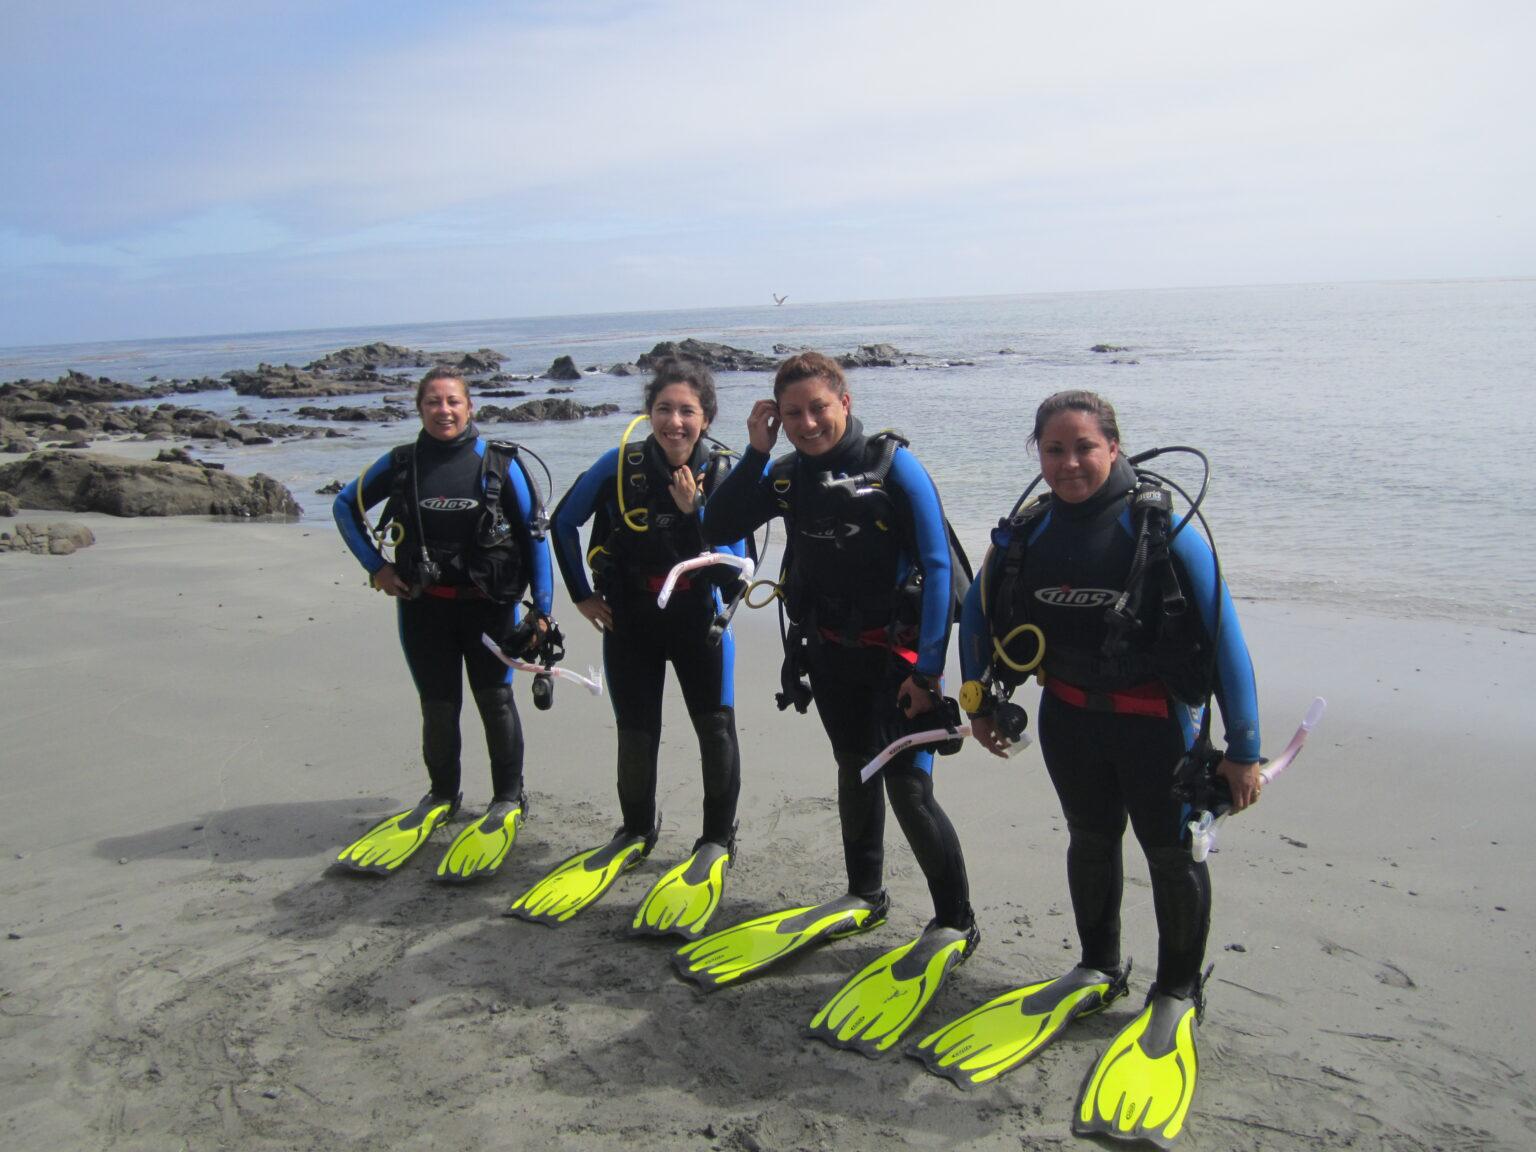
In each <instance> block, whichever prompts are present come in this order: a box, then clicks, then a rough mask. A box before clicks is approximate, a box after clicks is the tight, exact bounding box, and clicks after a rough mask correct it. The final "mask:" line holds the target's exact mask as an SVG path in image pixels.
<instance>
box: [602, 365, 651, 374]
mask: <svg viewBox="0 0 1536 1152" xmlns="http://www.w3.org/2000/svg"><path fill="white" fill-rule="evenodd" d="M642 371H644V369H642V368H641V367H640V366H639V365H638V364H630V363H628V362H625V363H623V364H615V365H614V366H613V367H611V368H609V369H608V375H610V376H638V375H640V373H641V372H642Z"/></svg>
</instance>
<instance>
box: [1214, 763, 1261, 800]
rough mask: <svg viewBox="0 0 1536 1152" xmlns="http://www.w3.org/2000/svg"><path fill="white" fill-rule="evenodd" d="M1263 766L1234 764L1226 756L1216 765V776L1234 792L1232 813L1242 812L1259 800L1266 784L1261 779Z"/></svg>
mask: <svg viewBox="0 0 1536 1152" xmlns="http://www.w3.org/2000/svg"><path fill="white" fill-rule="evenodd" d="M1260 767H1261V765H1259V764H1257V763H1254V764H1234V763H1233V762H1232V761H1230V760H1228V759H1227V758H1226V757H1225V756H1223V757H1222V758H1221V763H1220V764H1218V765H1216V774H1217V775H1218V776H1220V777H1221V778H1222V779H1224V780H1225V781H1226V782H1227V787H1228V788H1229V789H1231V791H1232V811H1234V812H1241V811H1242V810H1243V809H1244V808H1246V807H1248V806H1249V805H1250V804H1252V803H1254V802H1255V801H1257V800H1258V798H1259V792H1260V791H1261V790H1262V789H1263V787H1264V782H1263V781H1262V780H1260V779H1259V769H1260Z"/></svg>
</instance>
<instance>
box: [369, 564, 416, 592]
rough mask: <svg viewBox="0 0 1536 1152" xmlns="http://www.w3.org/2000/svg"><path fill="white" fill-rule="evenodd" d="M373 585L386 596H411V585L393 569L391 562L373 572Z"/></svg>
mask: <svg viewBox="0 0 1536 1152" xmlns="http://www.w3.org/2000/svg"><path fill="white" fill-rule="evenodd" d="M373 586H374V587H375V588H377V589H378V590H379V591H380V592H382V593H384V594H385V595H386V596H395V597H398V598H400V599H403V600H409V599H410V597H411V586H410V585H409V584H407V583H406V582H405V581H404V580H402V579H400V573H398V572H396V571H395V566H394V565H393V564H386V565H384V567H382V568H380V569H379V570H378V571H377V572H375V573H374V574H373Z"/></svg>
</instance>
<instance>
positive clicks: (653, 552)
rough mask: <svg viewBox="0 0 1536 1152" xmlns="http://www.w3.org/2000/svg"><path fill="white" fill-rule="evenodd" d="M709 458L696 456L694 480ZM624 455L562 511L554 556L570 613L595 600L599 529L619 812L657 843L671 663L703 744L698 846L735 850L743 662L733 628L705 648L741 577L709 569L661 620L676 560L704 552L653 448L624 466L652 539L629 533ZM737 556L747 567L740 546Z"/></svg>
mask: <svg viewBox="0 0 1536 1152" xmlns="http://www.w3.org/2000/svg"><path fill="white" fill-rule="evenodd" d="M707 459H708V457H707V454H706V453H705V452H704V449H703V447H702V445H696V446H695V449H694V457H693V460H692V461H691V465H690V466H691V467H693V469H694V471H695V474H696V475H697V474H698V472H699V471H700V470H701V469H703V468H704V467H705V464H706V462H707ZM620 466H621V455H620V450H619V449H617V448H615V449H613V450H611V451H608V452H605V453H604V454H603V455H602V456H600V457H599V458H598V459H597V461H596V462H595V463H594V464H593V465H592V467H590V468H589V469H587V471H586V472H584V473H583V474H582V475H581V476H580V477H579V478H578V479H577V481H576V483H575V484H573V485H572V486H571V490H570V491H569V492H567V493H566V494H565V496H564V497H563V498H562V499H561V501H560V504H559V506H558V507H557V508H556V509H555V515H554V533H555V555H556V559H557V560H558V562H559V564H560V574H561V576H562V577H563V578H564V580H565V587H566V591H567V592H568V593H569V594H570V597H571V601H572V602H573V603H576V604H580V603H582V602H583V601H585V600H587V599H588V598H589V597H591V596H592V595H593V594H594V593H593V590H592V587H591V585H590V584H589V583H588V582H587V575H586V565H585V564H584V563H583V557H582V551H581V527H582V525H583V524H585V523H586V522H587V521H588V520H590V519H593V517H594V516H595V517H596V524H595V526H594V528H593V531H592V544H593V547H594V548H596V547H599V546H601V547H602V549H603V551H601V552H598V553H595V556H596V557H597V558H596V560H595V561H594V565H595V567H596V568H597V569H598V570H599V571H598V574H597V576H596V579H597V582H598V586H599V590H600V592H601V594H602V596H603V598H604V599H605V600H606V601H607V602H608V605H609V607H610V609H612V611H613V628H612V630H609V631H605V632H604V633H603V669H604V672H605V674H606V679H607V683H608V695H609V699H611V700H612V701H613V714H614V719H615V722H616V724H617V726H618V786H619V806H620V808H621V809H622V811H623V815H624V829H625V831H626V832H628V833H631V834H633V835H636V836H639V835H644V834H647V833H649V832H650V831H651V830H652V829H653V827H654V825H655V822H656V784H657V766H656V762H657V757H658V753H659V751H660V748H661V713H662V690H663V688H664V686H665V684H666V668H667V664H668V662H670V663H671V664H672V668H673V670H674V671H675V672H676V673H677V682H678V684H679V686H680V687H681V688H682V690H683V700H684V703H685V704H686V706H687V708H688V716H689V719H690V720H692V722H693V728H694V732H695V733H696V734H697V736H698V740H699V759H700V762H701V768H702V774H703V781H704V822H703V830H702V834H701V836H700V840H701V841H703V840H708V841H713V842H714V843H717V844H722V845H729V844H730V841H731V836H732V833H733V831H734V829H735V826H736V802H737V798H738V796H739V795H740V792H741V752H740V749H739V747H738V745H737V740H736V712H735V684H734V680H733V677H734V668H735V651H736V642H735V638H734V636H733V635H732V634H731V630H730V629H729V628H727V629H726V630H725V632H724V633H723V634H722V635H721V636H720V638H719V640H718V642H711V640H710V638H709V630H710V624H711V622H712V621H713V620H714V618H715V614H716V612H717V611H719V607H720V596H719V591H718V589H719V580H720V579H733V578H734V576H735V571H734V569H730V568H723V569H714V568H711V569H706V570H704V571H703V572H697V571H696V572H693V573H691V574H689V575H688V576H686V577H684V579H683V580H682V581H680V585H684V586H680V587H678V588H677V589H676V590H675V591H674V592H673V594H672V596H671V599H670V600H669V601H668V603H667V606H666V607H665V608H658V607H657V606H656V597H657V594H658V593H659V592H660V590H661V586H662V582H663V581H664V580H665V578H666V575H667V573H668V572H669V571H671V569H672V566H673V565H674V564H676V563H677V562H678V561H679V560H687V559H690V558H692V557H694V556H697V555H698V554H699V553H700V552H703V551H704V550H705V549H704V540H703V537H702V535H701V534H700V532H699V521H698V517H697V516H696V515H694V516H690V515H685V514H684V513H682V512H680V511H679V510H678V508H677V505H676V504H675V503H674V502H673V500H672V496H671V493H670V492H669V491H668V485H669V483H670V482H671V469H670V468H669V467H668V465H667V462H666V458H665V456H664V455H663V453H662V451H661V449H660V447H659V446H658V445H657V444H656V442H655V439H654V438H651V437H648V438H647V439H646V440H645V441H643V442H642V443H638V444H629V445H626V447H625V450H624V456H623V459H622V467H623V470H624V480H625V486H626V493H627V495H626V499H625V511H626V512H630V513H631V517H630V519H631V521H632V522H633V524H636V525H638V524H639V523H641V521H642V518H643V522H644V524H645V530H644V531H637V530H635V529H634V528H633V527H625V526H624V521H623V518H622V516H621V514H620V510H619V505H618V488H617V478H618V472H619V469H620ZM730 551H733V552H735V553H736V554H737V555H742V554H743V552H744V549H743V547H742V544H741V541H740V540H739V539H738V540H737V541H735V542H734V543H733V545H732V546H731V548H730Z"/></svg>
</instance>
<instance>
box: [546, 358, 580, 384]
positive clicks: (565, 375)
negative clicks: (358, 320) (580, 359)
mask: <svg viewBox="0 0 1536 1152" xmlns="http://www.w3.org/2000/svg"><path fill="white" fill-rule="evenodd" d="M544 379H546V380H580V379H581V369H580V368H578V367H576V361H574V360H572V359H571V358H570V357H569V356H557V357H555V362H554V363H553V364H551V365H550V366H549V371H548V372H546V373H544Z"/></svg>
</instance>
